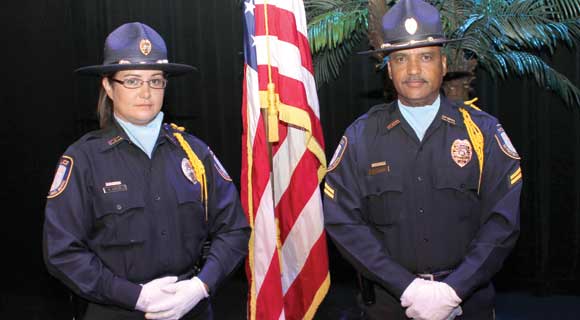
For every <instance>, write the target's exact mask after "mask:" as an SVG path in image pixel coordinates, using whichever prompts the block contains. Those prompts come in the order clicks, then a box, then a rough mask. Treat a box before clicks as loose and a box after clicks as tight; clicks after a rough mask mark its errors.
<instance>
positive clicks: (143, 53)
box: [75, 22, 196, 76]
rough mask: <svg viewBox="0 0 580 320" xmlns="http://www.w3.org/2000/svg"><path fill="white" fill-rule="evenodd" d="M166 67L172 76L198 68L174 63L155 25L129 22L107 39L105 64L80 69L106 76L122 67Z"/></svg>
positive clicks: (164, 68) (122, 68)
mask: <svg viewBox="0 0 580 320" xmlns="http://www.w3.org/2000/svg"><path fill="white" fill-rule="evenodd" d="M135 69H142V70H143V69H145V70H162V71H165V72H167V73H168V74H169V75H171V76H175V75H180V74H183V73H186V72H190V71H193V70H196V68H195V67H193V66H190V65H186V64H179V63H170V62H169V61H168V60H167V47H166V46H165V41H163V38H161V36H160V35H159V33H157V31H155V30H153V29H152V28H151V27H149V26H147V25H145V24H143V23H140V22H132V23H126V24H123V25H122V26H120V27H118V28H117V29H115V30H113V32H111V33H110V34H109V35H108V36H107V39H106V40H105V49H104V61H103V64H100V65H94V66H87V67H82V68H79V69H76V70H75V72H77V73H79V74H92V75H104V74H109V73H114V72H117V71H120V70H135Z"/></svg>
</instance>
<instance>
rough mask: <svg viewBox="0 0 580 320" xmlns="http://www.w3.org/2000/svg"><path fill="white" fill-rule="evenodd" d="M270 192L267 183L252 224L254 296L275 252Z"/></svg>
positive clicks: (275, 239)
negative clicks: (253, 237) (253, 236)
mask: <svg viewBox="0 0 580 320" xmlns="http://www.w3.org/2000/svg"><path fill="white" fill-rule="evenodd" d="M271 195H272V190H271V184H270V182H268V184H267V185H266V188H264V192H263V193H262V198H261V200H260V206H259V207H258V211H257V213H256V221H255V223H254V235H255V240H254V245H255V247H254V270H255V271H254V275H255V278H254V281H255V282H256V294H259V292H260V288H261V287H262V283H264V278H265V276H266V273H267V272H268V269H269V267H270V263H271V261H272V258H273V257H274V252H275V251H276V250H277V248H276V241H277V234H276V222H275V220H274V209H273V207H272V196H271Z"/></svg>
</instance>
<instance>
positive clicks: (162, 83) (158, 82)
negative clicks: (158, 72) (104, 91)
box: [111, 78, 167, 89]
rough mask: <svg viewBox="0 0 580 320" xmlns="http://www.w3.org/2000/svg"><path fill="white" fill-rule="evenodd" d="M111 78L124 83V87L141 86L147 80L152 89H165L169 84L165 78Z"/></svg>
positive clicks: (135, 87)
mask: <svg viewBox="0 0 580 320" xmlns="http://www.w3.org/2000/svg"><path fill="white" fill-rule="evenodd" d="M111 80H113V81H115V82H117V83H120V84H122V85H123V87H125V88H127V89H137V88H141V86H142V85H143V83H145V82H147V85H149V88H151V89H164V88H165V87H166V86H167V79H163V78H155V79H149V80H141V79H139V78H127V79H125V80H117V79H114V78H111Z"/></svg>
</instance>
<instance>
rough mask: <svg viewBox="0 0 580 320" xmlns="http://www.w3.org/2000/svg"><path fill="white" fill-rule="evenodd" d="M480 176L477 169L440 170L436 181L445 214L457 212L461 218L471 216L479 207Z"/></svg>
mask: <svg viewBox="0 0 580 320" xmlns="http://www.w3.org/2000/svg"><path fill="white" fill-rule="evenodd" d="M478 184H479V174H478V172H477V170H475V169H471V170H470V169H467V170H466V169H463V168H445V167H443V168H439V169H438V170H437V173H436V175H435V179H434V188H435V189H436V195H435V196H436V197H437V198H438V201H437V202H438V203H440V204H442V205H443V206H445V208H440V209H441V210H442V211H443V212H448V213H452V212H457V213H456V214H457V215H459V216H461V217H468V216H471V215H472V214H473V213H474V212H476V211H477V208H478V206H479V196H478V194H477V189H478Z"/></svg>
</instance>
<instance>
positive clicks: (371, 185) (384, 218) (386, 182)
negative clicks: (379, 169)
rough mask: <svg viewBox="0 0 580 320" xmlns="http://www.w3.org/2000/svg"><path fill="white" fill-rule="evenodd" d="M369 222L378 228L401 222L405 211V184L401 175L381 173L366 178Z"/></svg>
mask: <svg viewBox="0 0 580 320" xmlns="http://www.w3.org/2000/svg"><path fill="white" fill-rule="evenodd" d="M365 179H366V186H367V192H366V194H365V200H366V204H367V206H368V214H369V217H368V218H369V220H370V222H371V223H373V224H375V225H377V226H391V225H395V224H397V223H398V222H399V220H400V217H401V215H402V210H403V203H402V202H403V199H402V193H403V183H402V179H401V177H400V176H399V175H397V174H393V173H381V174H377V175H369V176H366V177H365Z"/></svg>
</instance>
